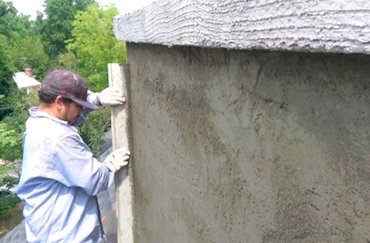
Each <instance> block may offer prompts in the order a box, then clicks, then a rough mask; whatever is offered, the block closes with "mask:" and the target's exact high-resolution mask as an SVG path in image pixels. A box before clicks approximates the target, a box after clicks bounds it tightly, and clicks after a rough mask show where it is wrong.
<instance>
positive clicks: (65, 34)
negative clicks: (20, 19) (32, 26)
mask: <svg viewBox="0 0 370 243" xmlns="http://www.w3.org/2000/svg"><path fill="white" fill-rule="evenodd" d="M92 3H95V1H94V0H46V1H45V14H46V20H45V21H44V22H43V24H42V25H41V33H40V34H41V36H42V39H43V41H44V44H45V46H46V49H47V52H48V54H49V56H52V57H57V56H58V55H60V54H62V53H64V52H65V51H66V45H65V41H66V40H68V39H70V38H71V30H72V21H73V20H74V18H75V15H76V13H77V11H83V10H85V9H86V7H87V6H88V5H89V4H92Z"/></svg>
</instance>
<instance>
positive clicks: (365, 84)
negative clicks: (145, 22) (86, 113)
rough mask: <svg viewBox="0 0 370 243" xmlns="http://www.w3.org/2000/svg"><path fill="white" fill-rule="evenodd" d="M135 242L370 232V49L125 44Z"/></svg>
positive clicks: (340, 238) (300, 238) (316, 237)
mask: <svg viewBox="0 0 370 243" xmlns="http://www.w3.org/2000/svg"><path fill="white" fill-rule="evenodd" d="M127 50H128V63H129V64H130V73H131V77H130V79H131V105H132V114H131V116H132V128H133V131H132V132H133V151H132V156H133V164H132V165H133V170H134V191H135V193H134V194H135V197H134V198H135V200H134V205H135V208H134V215H135V242H139V243H140V242H161V243H166V242H178V243H181V242H184V243H185V242H220V243H223V242H366V241H368V240H370V233H369V226H370V204H369V203H368V202H369V199H370V166H369V163H370V162H369V159H370V156H369V151H370V126H369V118H370V109H369V107H370V96H369V92H370V82H369V77H370V57H369V56H366V55H339V54H330V55H329V54H306V53H293V52H263V51H237V50H226V49H203V48H196V47H171V48H168V47H166V46H158V45H144V44H133V43H128V45H127Z"/></svg>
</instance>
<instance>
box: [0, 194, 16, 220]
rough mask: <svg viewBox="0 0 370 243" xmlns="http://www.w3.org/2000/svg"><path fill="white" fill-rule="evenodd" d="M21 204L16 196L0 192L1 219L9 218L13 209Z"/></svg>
mask: <svg viewBox="0 0 370 243" xmlns="http://www.w3.org/2000/svg"><path fill="white" fill-rule="evenodd" d="M19 202H20V200H19V198H18V197H17V196H16V195H14V194H8V193H5V192H4V193H3V192H2V191H0V218H1V219H3V218H6V217H9V216H10V213H11V209H12V208H14V207H15V206H16V205H17V203H19Z"/></svg>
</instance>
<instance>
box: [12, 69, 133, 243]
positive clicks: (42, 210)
mask: <svg viewBox="0 0 370 243" xmlns="http://www.w3.org/2000/svg"><path fill="white" fill-rule="evenodd" d="M39 100H40V104H39V106H38V107H34V108H31V109H30V111H29V113H30V117H29V119H28V120H27V123H26V131H25V134H24V138H23V160H22V174H21V178H20V182H19V185H18V188H17V195H18V197H19V198H21V199H22V200H23V201H24V203H25V205H24V209H23V214H24V218H25V227H26V235H27V241H28V242H47V243H49V242H68V243H71V242H91V243H97V242H104V232H103V229H102V224H101V219H100V213H99V208H98V203H97V197H96V195H97V194H98V192H101V191H103V190H106V189H107V188H108V187H109V185H110V184H111V183H112V182H113V179H114V173H115V172H116V171H117V170H119V169H120V168H121V167H122V166H124V165H126V164H127V163H128V159H129V152H128V151H126V150H124V149H119V150H116V151H113V152H112V153H111V154H110V155H108V156H107V158H106V159H105V160H104V162H103V163H101V162H99V161H98V160H96V159H95V158H94V157H93V155H92V153H91V150H90V149H89V147H88V146H87V145H86V144H85V143H84V141H83V140H82V138H81V137H80V135H79V134H78V132H77V129H76V128H75V127H74V125H75V124H76V123H77V122H78V120H80V118H81V117H83V116H82V115H83V113H87V112H88V111H90V110H91V109H96V108H98V105H121V104H123V103H124V102H125V99H124V97H123V96H122V95H120V94H119V92H118V91H117V90H114V89H111V88H107V89H105V90H103V91H102V92H100V93H91V92H89V91H88V89H87V86H86V84H85V81H84V80H83V79H82V78H81V77H80V76H79V75H78V74H76V73H74V72H71V71H64V70H55V71H52V72H51V73H49V74H48V75H47V76H46V78H45V80H44V82H43V83H42V86H41V89H40V91H39Z"/></svg>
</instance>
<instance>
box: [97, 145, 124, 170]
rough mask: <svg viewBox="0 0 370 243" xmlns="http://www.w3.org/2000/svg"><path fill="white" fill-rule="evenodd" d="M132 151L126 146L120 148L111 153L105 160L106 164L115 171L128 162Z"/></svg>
mask: <svg viewBox="0 0 370 243" xmlns="http://www.w3.org/2000/svg"><path fill="white" fill-rule="evenodd" d="M129 158H130V152H129V151H128V150H127V149H125V148H119V149H116V150H114V151H113V152H112V153H110V154H109V155H108V156H107V158H105V160H104V162H103V163H104V164H105V165H106V166H107V167H108V168H109V169H110V170H111V171H113V172H116V171H118V170H119V169H120V168H121V167H123V166H125V165H127V164H128V160H129Z"/></svg>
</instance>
